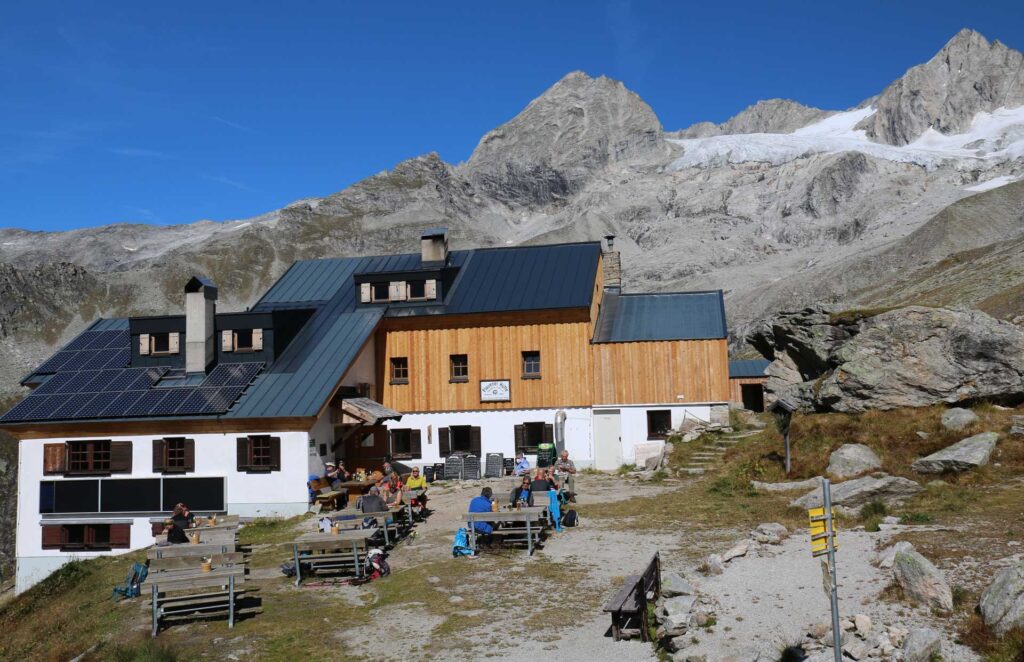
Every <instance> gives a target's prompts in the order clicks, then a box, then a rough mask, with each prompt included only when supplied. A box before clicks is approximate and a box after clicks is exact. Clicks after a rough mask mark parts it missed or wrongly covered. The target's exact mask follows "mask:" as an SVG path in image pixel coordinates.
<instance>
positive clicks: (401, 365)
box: [391, 356, 409, 384]
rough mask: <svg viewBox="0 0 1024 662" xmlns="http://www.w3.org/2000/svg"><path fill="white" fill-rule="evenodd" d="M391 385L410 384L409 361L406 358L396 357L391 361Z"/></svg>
mask: <svg viewBox="0 0 1024 662" xmlns="http://www.w3.org/2000/svg"><path fill="white" fill-rule="evenodd" d="M391 383H392V384H408V383H409V359H408V358H406V357H404V356H396V357H394V358H392V359H391Z"/></svg>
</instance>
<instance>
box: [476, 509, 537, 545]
mask: <svg viewBox="0 0 1024 662" xmlns="http://www.w3.org/2000/svg"><path fill="white" fill-rule="evenodd" d="M546 511H547V508H543V507H541V506H532V507H526V508H523V509H521V510H499V511H498V512H496V513H495V512H490V513H466V514H465V521H466V522H467V523H468V524H469V541H470V542H469V545H470V547H472V548H473V551H476V527H475V526H474V524H475V523H476V522H524V523H525V524H526V550H527V552H528V553H529V554H530V555H531V556H532V555H533V550H534V547H535V546H536V545H535V544H534V539H535V538H536V540H537V541H538V542H539V541H540V534H541V533H543V531H544V525H543V524H542V523H541V518H542V517H543V516H544V513H545V512H546Z"/></svg>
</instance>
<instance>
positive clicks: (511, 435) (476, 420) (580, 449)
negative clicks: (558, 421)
mask: <svg viewBox="0 0 1024 662" xmlns="http://www.w3.org/2000/svg"><path fill="white" fill-rule="evenodd" d="M558 411H564V412H565V416H566V418H565V448H566V450H568V451H569V456H570V457H571V458H572V460H573V461H574V462H575V463H576V466H577V467H578V468H581V469H582V468H584V467H587V466H590V465H591V464H592V461H593V457H594V453H593V438H592V435H591V416H590V408H589V407H575V408H564V409H506V410H490V411H454V412H443V413H431V414H404V415H403V416H402V420H401V421H389V422H388V428H389V429H391V428H410V429H414V430H419V431H420V435H421V439H422V444H421V446H422V450H423V457H421V458H418V459H413V460H403V462H405V463H406V464H421V465H423V464H434V463H435V462H442V461H443V458H441V454H440V450H439V448H438V445H437V430H438V428H444V427H450V426H452V425H472V426H477V427H479V428H480V452H481V453H483V454H484V455H485V456H486V454H487V453H503V454H504V455H505V457H515V454H516V450H515V426H516V425H519V424H521V423H550V424H552V425H554V423H555V414H556V413H557V412H558ZM428 426H429V427H430V433H429V434H428V433H427V428H428ZM529 460H530V463H531V465H534V466H535V465H536V461H537V458H536V457H535V456H529Z"/></svg>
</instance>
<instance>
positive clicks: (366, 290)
mask: <svg viewBox="0 0 1024 662" xmlns="http://www.w3.org/2000/svg"><path fill="white" fill-rule="evenodd" d="M372 288H373V285H372V284H370V283H360V284H359V301H360V302H362V303H370V302H371V301H373V290H372Z"/></svg>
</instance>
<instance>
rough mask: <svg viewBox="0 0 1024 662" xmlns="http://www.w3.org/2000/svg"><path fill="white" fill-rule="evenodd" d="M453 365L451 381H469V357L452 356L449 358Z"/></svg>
mask: <svg viewBox="0 0 1024 662" xmlns="http://www.w3.org/2000/svg"><path fill="white" fill-rule="evenodd" d="M448 360H449V361H450V363H451V374H450V381H453V382H468V381H469V356H468V355H466V354H452V355H451V356H449V357H448Z"/></svg>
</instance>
